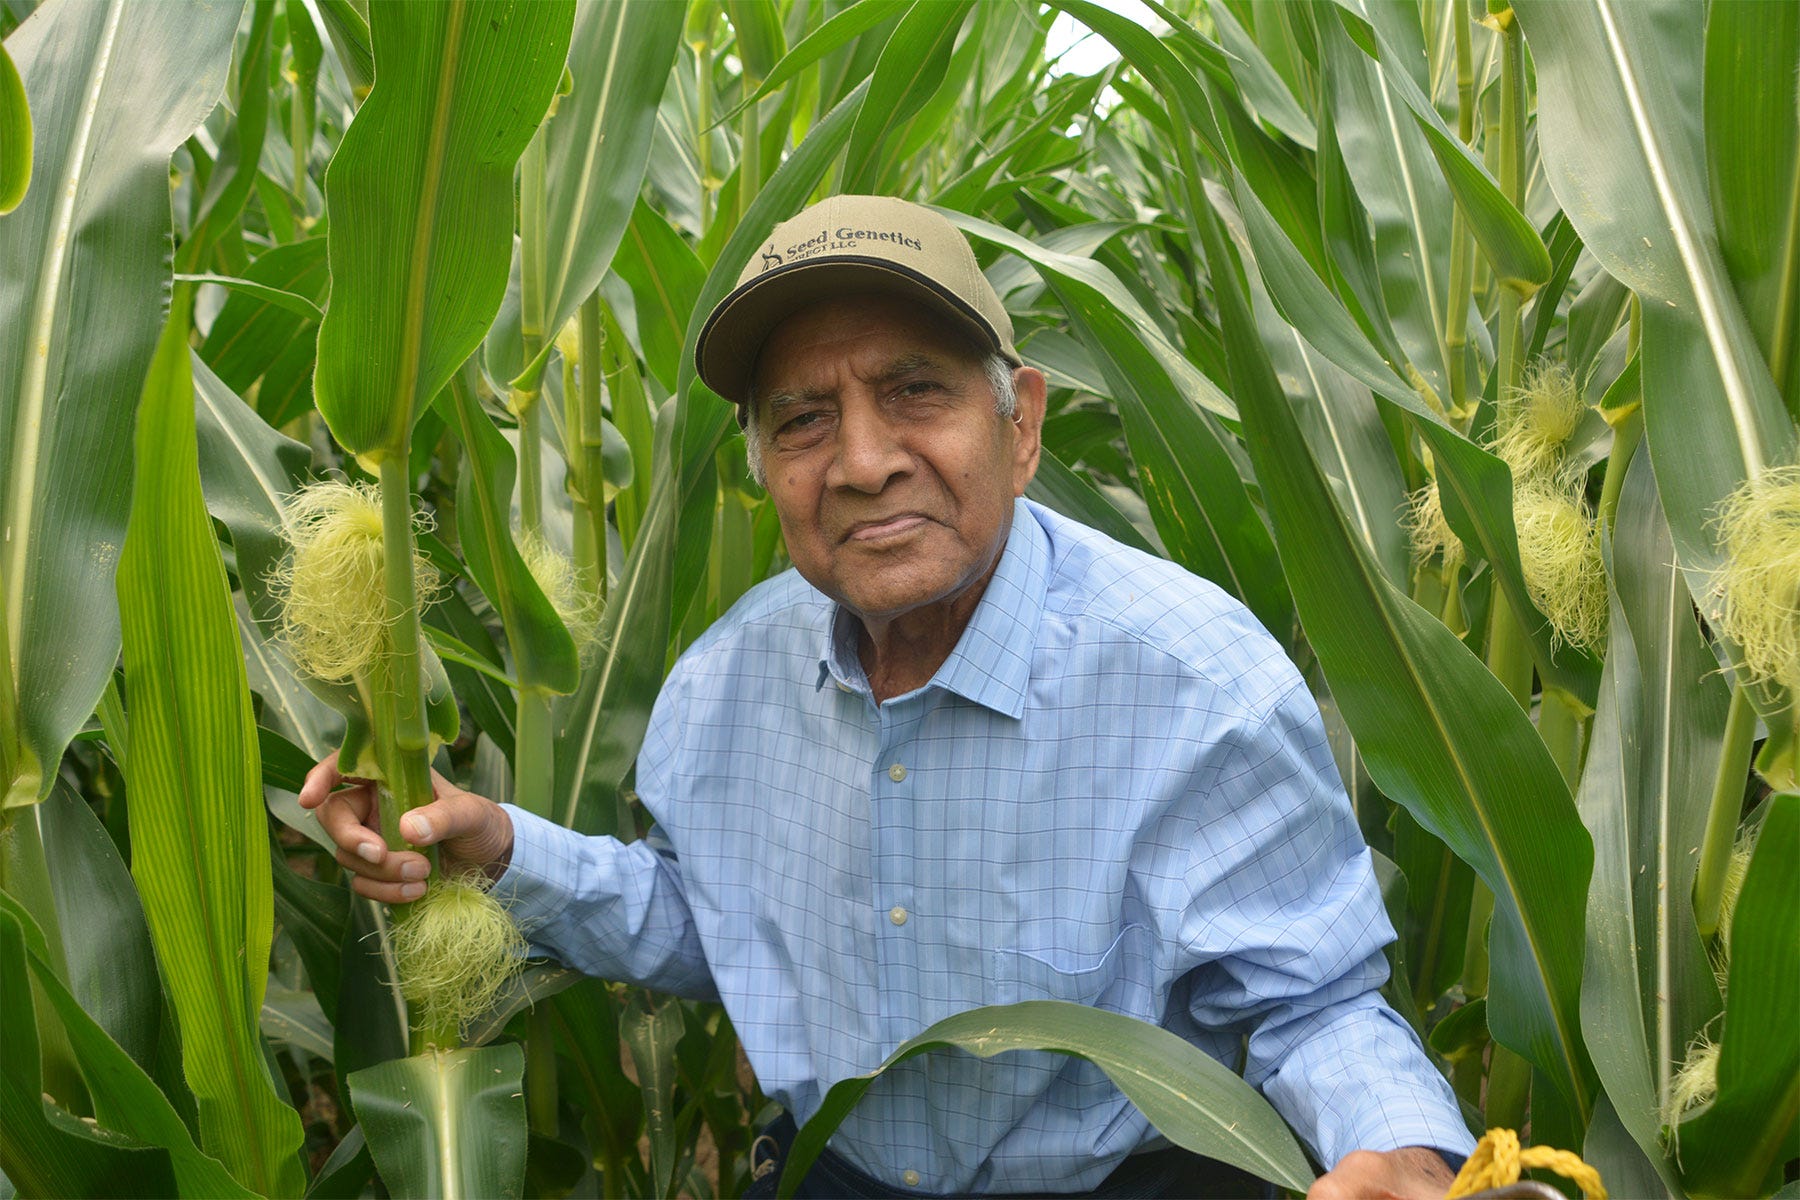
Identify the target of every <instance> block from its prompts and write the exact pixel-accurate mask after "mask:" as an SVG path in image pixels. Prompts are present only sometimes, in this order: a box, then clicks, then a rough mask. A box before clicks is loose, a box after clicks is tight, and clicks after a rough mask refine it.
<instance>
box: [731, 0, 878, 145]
mask: <svg viewBox="0 0 1800 1200" xmlns="http://www.w3.org/2000/svg"><path fill="white" fill-rule="evenodd" d="M911 5H912V0H858V3H856V4H852V5H850V7H848V8H846V9H844V10H843V11H841V12H838V13H834V14H833V15H832V16H831V18H830V19H829V20H827V21H826V22H825V23H824V24H823V25H820V26H819V27H818V28H817V29H815V30H813V31H812V32H811V33H809V34H807V35H806V36H805V37H804V38H802V39H801V40H800V41H799V42H797V43H795V45H794V46H793V47H792V48H790V49H789V50H788V52H787V53H786V54H784V55H782V57H781V61H780V62H778V63H776V64H775V66H774V68H773V69H772V70H770V71H769V72H767V74H766V75H763V76H760V77H761V78H762V83H761V85H760V86H758V87H757V89H756V90H755V91H754V92H752V93H750V95H749V96H748V97H747V98H745V99H744V100H741V101H739V102H738V105H737V107H736V108H733V109H732V110H731V111H729V112H727V113H726V114H725V115H724V116H722V117H719V118H718V119H717V120H716V121H715V122H714V124H715V125H724V124H727V123H729V122H731V121H733V120H735V119H736V118H737V116H738V114H739V113H741V112H743V110H744V109H746V108H748V107H749V106H750V105H752V104H754V103H756V102H757V101H759V100H761V99H763V98H764V97H765V96H769V95H771V94H773V93H774V92H775V91H776V90H777V89H778V88H780V87H781V86H782V85H783V84H786V83H788V82H789V81H791V80H792V79H794V77H795V76H797V75H799V74H800V73H801V72H802V71H804V70H806V68H808V67H810V66H812V65H813V64H814V63H817V62H818V61H819V60H820V59H822V58H824V57H825V56H827V55H829V54H831V53H832V52H833V51H835V50H841V49H842V48H843V47H844V46H846V45H848V44H849V43H850V42H852V41H854V40H855V39H856V38H859V37H861V36H862V35H863V34H865V33H867V32H868V31H869V30H871V29H873V28H875V27H876V26H877V25H880V24H881V23H882V22H883V21H888V20H892V19H893V18H895V17H897V16H899V15H900V14H901V13H902V12H904V11H906V10H907V9H908V8H909V7H911Z"/></svg>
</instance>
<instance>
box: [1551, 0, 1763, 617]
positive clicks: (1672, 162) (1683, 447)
mask: <svg viewBox="0 0 1800 1200" xmlns="http://www.w3.org/2000/svg"><path fill="white" fill-rule="evenodd" d="M1516 10H1517V12H1518V16H1519V19H1520V21H1521V22H1523V25H1524V29H1525V35H1526V40H1527V42H1528V43H1529V45H1530V48H1531V52H1532V57H1533V59H1534V61H1535V62H1536V65H1537V86H1538V100H1539V103H1538V141H1539V146H1540V147H1541V150H1542V154H1543V165H1544V173H1545V175H1546V177H1547V178H1548V179H1549V181H1550V186H1551V189H1552V190H1553V191H1554V192H1555V193H1556V197H1557V199H1558V200H1559V201H1560V202H1561V204H1562V206H1563V210H1564V211H1565V212H1566V213H1567V214H1568V216H1569V220H1570V221H1571V222H1573V223H1574V225H1575V228H1576V229H1577V230H1578V231H1580V233H1581V238H1582V241H1583V242H1584V243H1586V245H1587V248H1588V249H1589V250H1590V251H1592V252H1593V254H1594V255H1595V257H1596V258H1598V259H1599V260H1600V263H1601V265H1602V266H1604V267H1605V268H1606V269H1607V271H1609V272H1610V273H1611V274H1613V275H1614V276H1616V277H1618V278H1619V279H1620V280H1622V281H1623V282H1624V283H1626V284H1627V285H1629V286H1630V287H1631V288H1632V289H1633V290H1634V291H1636V292H1637V294H1638V297H1639V299H1640V300H1641V301H1642V311H1643V338H1642V346H1643V349H1642V354H1643V381H1644V433H1645V437H1646V438H1647V439H1648V441H1649V444H1650V452H1651V456H1652V458H1653V459H1654V460H1655V462H1656V464H1657V471H1656V486H1657V490H1658V491H1659V492H1660V493H1661V495H1662V502H1663V509H1664V511H1665V512H1666V513H1667V514H1668V519H1669V526H1670V528H1671V530H1672V531H1673V532H1674V535H1675V548H1676V550H1677V552H1678V553H1679V555H1680V562H1681V565H1682V568H1683V569H1684V570H1685V571H1686V572H1687V573H1688V586H1689V590H1690V591H1691V592H1692V593H1693V594H1694V598H1695V600H1696V601H1697V602H1698V603H1699V604H1700V606H1701V610H1702V611H1703V612H1708V613H1711V612H1712V611H1713V601H1712V599H1711V598H1710V597H1709V596H1708V587H1707V579H1706V575H1707V573H1708V572H1710V571H1711V570H1712V569H1714V568H1716V567H1717V566H1718V565H1719V562H1720V556H1721V550H1720V548H1719V547H1718V545H1717V544H1716V542H1715V536H1716V531H1715V530H1714V529H1712V528H1711V527H1710V526H1709V522H1710V521H1711V520H1712V518H1713V516H1714V510H1715V509H1716V507H1717V505H1718V503H1719V501H1721V500H1723V499H1724V498H1725V497H1726V496H1727V495H1728V494H1730V492H1731V491H1732V489H1734V488H1735V487H1737V485H1738V484H1739V483H1740V482H1741V481H1743V480H1744V479H1745V478H1749V477H1754V476H1756V475H1758V474H1760V473H1761V472H1762V471H1763V470H1764V469H1766V468H1768V467H1771V466H1777V465H1781V464H1785V463H1791V462H1793V461H1794V454H1795V447H1796V441H1797V438H1796V434H1795V427H1794V422H1793V419H1792V417H1791V416H1790V415H1789V413H1788V412H1787V410H1786V409H1784V408H1783V407H1782V403H1781V397H1780V395H1779V394H1778V393H1777V392H1776V389H1775V384H1774V381H1773V380H1772V379H1771V378H1770V375H1769V368H1768V366H1767V364H1765V363H1764V361H1763V358H1762V351H1761V348H1760V347H1759V346H1758V345H1757V342H1756V338H1755V336H1754V334H1753V332H1752V330H1751V328H1750V324H1749V322H1748V321H1746V320H1745V319H1744V313H1743V310H1742V309H1741V308H1740V307H1739V305H1738V301H1737V296H1736V294H1735V292H1734V291H1733V288H1732V284H1731V278H1730V276H1729V275H1728V274H1727V272H1726V269H1725V264H1724V262H1723V261H1722V260H1721V258H1720V256H1719V253H1718V250H1717V244H1716V242H1715V237H1716V234H1715V229H1714V225H1713V217H1712V211H1711V205H1710V204H1709V202H1708V198H1707V177H1706V161H1705V154H1704V151H1703V150H1702V147H1701V137H1700V128H1699V123H1698V121H1697V120H1696V119H1695V114H1696V113H1698V112H1699V111H1700V107H1701V101H1702V93H1701V82H1700V78H1699V71H1700V67H1701V64H1702V62H1703V56H1702V54H1701V53H1700V52H1699V51H1700V48H1701V47H1702V45H1703V44H1704V36H1705V31H1704V29H1703V28H1702V25H1701V21H1702V18H1703V15H1704V10H1703V9H1702V8H1700V7H1698V6H1694V5H1689V4H1685V3H1681V2H1680V0H1632V2H1631V3H1620V0H1595V2H1594V3H1591V4H1563V3H1560V2H1557V0H1520V2H1519V3H1518V4H1517V5H1516ZM1783 69H1784V70H1785V71H1786V72H1788V73H1791V72H1792V69H1793V64H1792V63H1791V62H1789V63H1787V64H1785V67H1784V68H1783ZM1744 86H1754V87H1771V88H1776V87H1780V86H1782V84H1781V77H1780V75H1779V74H1778V75H1777V78H1775V79H1758V80H1757V81H1755V82H1754V83H1751V82H1749V81H1745V83H1744ZM1786 86H1787V87H1788V88H1789V89H1790V93H1789V94H1791V88H1792V81H1791V80H1789V81H1787V84H1786ZM1698 396H1704V397H1708V398H1709V399H1708V402H1707V403H1704V404H1698V403H1695V402H1694V401H1695V397H1698Z"/></svg>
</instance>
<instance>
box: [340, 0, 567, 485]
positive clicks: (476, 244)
mask: <svg viewBox="0 0 1800 1200" xmlns="http://www.w3.org/2000/svg"><path fill="white" fill-rule="evenodd" d="M370 16H371V25H370V33H371V36H372V39H373V44H374V48H375V53H376V57H377V60H378V62H379V64H380V75H379V78H378V80H377V82H376V84H375V87H374V89H373V90H372V91H370V93H369V98H368V99H367V100H366V101H365V102H364V103H363V106H362V108H361V109H359V110H358V112H357V117H356V120H354V121H352V122H351V124H350V128H349V130H348V131H346V132H345V134H344V139H343V141H342V142H341V143H340V144H339V146H338V151H337V153H336V154H335V155H334V156H333V157H332V160H331V166H330V167H329V168H328V169H327V171H326V174H325V196H326V202H327V204H328V205H329V207H330V212H331V231H330V234H329V236H328V241H329V244H330V249H329V255H330V261H331V279H332V295H331V304H330V307H329V308H328V309H327V310H326V313H325V319H324V321H323V322H321V323H320V325H319V355H318V365H317V367H316V369H315V374H314V378H313V385H314V394H315V397H316V399H317V403H318V407H319V412H320V413H321V414H322V415H323V416H324V417H325V420H326V422H327V423H328V424H329V425H330V426H331V431H332V434H333V435H334V436H335V437H336V438H337V440H338V442H339V443H340V444H342V445H343V447H344V448H345V449H347V450H349V451H351V452H353V453H356V454H371V455H374V456H375V457H377V458H381V457H387V456H390V455H394V454H399V453H402V452H403V451H404V450H405V448H406V447H407V445H408V439H409V438H410V436H411V432H412V426H413V421H414V420H415V419H416V418H417V417H418V416H419V415H420V414H421V413H423V412H424V411H425V409H426V408H428V407H429V406H430V404H431V402H432V400H433V399H434V398H435V397H436V396H437V394H438V393H439V392H440V391H441V390H442V389H443V387H444V385H445V384H446V383H448V382H449V381H450V376H451V374H452V373H453V372H454V371H455V370H456V369H457V367H458V366H459V365H461V363H462V361H463V360H464V359H465V358H467V357H468V356H469V353H470V352H471V351H472V350H474V349H475V347H476V346H477V345H478V344H480V342H481V338H482V335H483V334H484V333H485V332H486V331H487V328H488V325H489V324H490V323H491V322H492V321H493V319H494V312H495V310H496V309H498V308H499V306H500V298H501V295H502V294H503V293H504V292H505V290H506V271H507V260H508V258H509V257H510V250H509V245H510V241H511V239H510V238H509V237H508V234H509V232H510V231H511V229H512V174H513V166H514V164H515V163H516V162H517V161H518V158H519V154H520V153H521V152H522V151H523V150H524V149H525V144H526V143H527V142H528V141H530V140H531V136H532V133H533V132H534V131H535V130H536V129H537V125H538V122H539V120H541V119H542V117H543V114H544V110H545V109H546V108H548V107H549V104H550V97H551V95H552V93H553V92H554V91H555V89H556V84H557V81H558V80H559V79H560V78H561V77H562V67H563V59H564V57H565V55H566V53H567V50H568V44H569V30H570V24H571V21H572V20H573V17H574V10H573V4H572V3H571V2H569V0H558V2H548V0H547V2H545V3H540V4H519V5H513V4H504V3H497V2H486V0H459V2H454V3H446V4H420V5H412V4H392V5H376V6H375V8H374V9H373V11H372V12H371V14H370Z"/></svg>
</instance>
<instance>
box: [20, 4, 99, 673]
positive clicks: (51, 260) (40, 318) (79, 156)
mask: <svg viewBox="0 0 1800 1200" xmlns="http://www.w3.org/2000/svg"><path fill="white" fill-rule="evenodd" d="M124 13H125V9H124V0H111V3H110V5H109V6H108V9H107V14H106V25H105V28H104V29H103V30H102V31H101V36H100V45H99V48H98V53H97V54H96V56H95V59H94V67H93V71H92V73H91V74H90V75H89V76H88V85H87V89H86V91H85V93H84V94H83V97H82V103H81V120H80V123H79V125H78V126H77V129H76V133H75V138H74V140H73V142H72V143H71V145H70V147H69V152H68V156H67V158H66V159H65V160H64V166H63V174H62V178H61V179H60V180H58V181H57V186H56V189H55V192H54V194H55V195H56V197H57V200H56V208H55V216H54V218H53V219H52V221H51V222H50V227H49V229H48V231H47V232H48V233H49V241H50V245H49V249H48V252H47V253H46V254H45V255H44V258H43V265H42V267H41V268H40V269H39V271H38V305H37V312H36V313H34V314H33V315H32V320H31V332H30V335H29V336H28V337H27V339H26V344H25V355H26V358H25V379H24V385H23V387H22V388H21V389H20V397H19V399H20V404H19V409H18V416H17V418H16V422H17V424H16V427H15V428H16V432H15V436H16V437H17V438H18V443H17V449H16V450H15V451H14V455H13V464H12V468H13V469H12V478H13V494H12V497H11V498H10V499H9V501H8V503H7V506H6V510H5V513H4V514H3V518H4V520H5V521H6V528H5V530H4V538H3V539H0V540H4V541H5V542H6V544H7V545H9V546H10V549H11V553H10V554H9V555H8V556H7V558H8V561H7V564H6V571H5V576H6V580H7V585H6V586H7V596H6V611H5V617H6V622H5V624H6V636H7V638H8V641H9V646H8V649H9V651H10V658H11V661H12V666H13V671H14V672H15V673H16V672H19V671H21V670H22V669H23V667H22V665H21V653H22V651H23V649H24V636H25V581H26V578H27V575H28V574H29V572H28V571H27V570H26V565H27V564H28V563H29V562H30V561H31V535H32V532H33V528H34V526H35V525H36V524H37V522H36V520H35V517H34V515H33V514H34V512H35V506H34V504H33V502H34V501H40V502H41V501H42V500H44V499H46V497H45V496H44V495H42V494H41V493H40V491H39V490H38V487H37V475H38V464H39V461H40V459H42V458H45V457H47V455H46V454H45V452H44V446H43V443H44V440H45V434H46V432H47V429H48V427H47V426H46V424H45V421H44V408H45V401H46V394H47V391H48V388H49V374H50V343H51V340H52V338H53V336H54V334H55V325H56V313H57V311H58V309H59V308H60V307H61V305H60V304H59V302H58V301H59V298H60V296H61V295H62V289H61V287H60V286H59V285H60V284H62V283H63V282H64V264H65V263H66V261H67V259H68V254H69V243H70V241H71V240H72V238H71V235H72V233H73V226H74V222H75V209H76V202H77V201H78V200H79V199H80V197H81V194H82V193H81V180H82V177H83V172H82V168H83V167H84V166H85V164H86V162H87V157H88V149H89V143H90V142H91V141H92V139H93V135H94V120H95V118H96V117H97V116H98V115H99V111H100V93H101V91H103V90H104V89H105V87H106V81H107V75H108V71H109V70H110V68H111V66H112V53H113V47H114V45H115V44H116V43H117V41H118V37H119V25H120V23H121V22H122V21H123V19H124ZM48 183H49V181H48V180H45V181H43V182H42V183H40V184H39V186H40V187H42V186H45V185H47V184H48ZM7 683H8V685H9V686H12V687H14V688H15V690H16V688H17V685H16V683H14V682H13V681H11V680H8V681H7Z"/></svg>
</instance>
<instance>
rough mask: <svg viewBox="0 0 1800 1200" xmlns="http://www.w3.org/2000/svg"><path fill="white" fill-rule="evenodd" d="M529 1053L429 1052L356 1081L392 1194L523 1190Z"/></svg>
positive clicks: (361, 1116)
mask: <svg viewBox="0 0 1800 1200" xmlns="http://www.w3.org/2000/svg"><path fill="white" fill-rule="evenodd" d="M524 1072H525V1054H524V1052H523V1050H521V1049H520V1047H519V1046H518V1044H517V1043H511V1044H508V1045H505V1046H483V1047H481V1048H480V1049H478V1050H432V1051H429V1052H427V1053H425V1054H418V1055H414V1056H413V1057H411V1058H401V1059H396V1060H394V1061H392V1062H384V1063H382V1064H381V1065H380V1066H375V1067H368V1068H366V1069H364V1070H361V1071H357V1072H355V1073H354V1074H352V1075H351V1076H350V1078H349V1083H350V1096H351V1099H352V1100H353V1101H354V1102H355V1104H356V1115H357V1119H358V1121H359V1122H360V1123H361V1124H362V1127H363V1134H364V1136H365V1137H367V1138H368V1142H369V1151H370V1153H372V1154H373V1155H374V1156H375V1167H376V1169H377V1170H378V1171H380V1172H381V1181H382V1182H383V1183H384V1184H386V1185H387V1190H388V1193H389V1194H390V1195H392V1196H394V1197H396V1198H401V1200H463V1198H464V1197H468V1198H470V1200H485V1198H489V1197H493V1198H516V1197H518V1196H519V1195H520V1194H521V1193H522V1192H523V1190H524V1186H525V1146H526V1136H527V1135H526V1128H525V1099H524V1094H523V1092H524V1088H523V1083H524Z"/></svg>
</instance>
